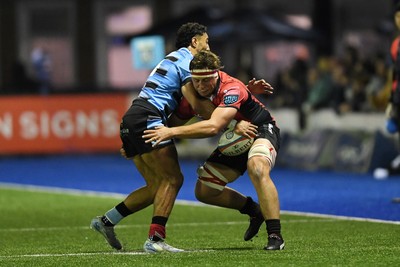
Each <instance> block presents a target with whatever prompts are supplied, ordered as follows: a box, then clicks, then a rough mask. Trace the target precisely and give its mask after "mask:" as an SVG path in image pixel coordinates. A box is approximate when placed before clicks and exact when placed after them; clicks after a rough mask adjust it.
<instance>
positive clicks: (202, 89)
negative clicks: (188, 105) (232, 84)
mask: <svg viewBox="0 0 400 267" xmlns="http://www.w3.org/2000/svg"><path fill="white" fill-rule="evenodd" d="M217 80H218V77H207V78H201V79H199V78H192V81H193V86H194V88H195V89H196V91H197V93H199V95H201V96H202V97H210V96H211V95H212V94H213V92H214V89H215V87H216V84H217Z"/></svg>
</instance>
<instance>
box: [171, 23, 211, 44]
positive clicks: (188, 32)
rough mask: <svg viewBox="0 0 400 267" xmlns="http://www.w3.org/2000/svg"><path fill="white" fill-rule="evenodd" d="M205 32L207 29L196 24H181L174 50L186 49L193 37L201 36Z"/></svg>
mask: <svg viewBox="0 0 400 267" xmlns="http://www.w3.org/2000/svg"><path fill="white" fill-rule="evenodd" d="M206 32H207V27H206V26H204V25H201V24H199V23H197V22H188V23H186V24H183V25H182V26H181V27H180V28H179V30H178V32H177V34H176V41H175V47H176V49H179V48H182V47H188V46H189V45H190V43H191V42H192V38H193V37H195V36H196V35H203V34H204V33H206Z"/></svg>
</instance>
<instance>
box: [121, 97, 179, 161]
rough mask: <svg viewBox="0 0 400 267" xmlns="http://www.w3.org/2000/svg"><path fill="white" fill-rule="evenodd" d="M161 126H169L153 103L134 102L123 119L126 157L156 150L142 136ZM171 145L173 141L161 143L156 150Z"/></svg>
mask: <svg viewBox="0 0 400 267" xmlns="http://www.w3.org/2000/svg"><path fill="white" fill-rule="evenodd" d="M159 125H167V123H166V121H165V119H164V118H163V116H161V114H160V113H159V112H158V110H157V109H156V108H155V107H154V106H153V105H152V104H151V103H149V102H147V101H146V100H145V99H141V98H137V99H135V100H133V102H132V105H131V107H130V108H129V109H128V111H127V112H126V113H125V114H124V116H123V117H122V121H121V125H120V138H121V141H122V147H123V148H124V149H125V152H126V156H127V157H129V158H131V157H134V156H136V155H141V154H144V153H148V152H150V151H152V150H153V149H155V148H154V147H152V144H151V143H145V139H143V138H142V136H143V131H144V130H146V129H153V128H154V127H156V126H159ZM170 144H173V140H166V141H164V142H161V143H160V144H159V145H157V147H156V148H160V147H164V146H167V145H170Z"/></svg>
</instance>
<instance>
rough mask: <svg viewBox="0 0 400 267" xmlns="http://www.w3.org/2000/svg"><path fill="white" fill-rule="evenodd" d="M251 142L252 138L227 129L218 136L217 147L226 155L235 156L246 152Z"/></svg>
mask: <svg viewBox="0 0 400 267" xmlns="http://www.w3.org/2000/svg"><path fill="white" fill-rule="evenodd" d="M253 142H254V138H247V137H244V136H241V135H238V134H236V133H235V132H234V131H233V129H228V130H226V131H225V132H224V133H223V134H222V135H221V137H220V138H219V141H218V149H219V150H220V151H221V153H222V154H224V155H226V156H237V155H240V154H243V153H245V152H247V151H248V150H249V149H250V147H251V145H252V144H253Z"/></svg>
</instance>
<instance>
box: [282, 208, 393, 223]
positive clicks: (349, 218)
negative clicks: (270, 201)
mask: <svg viewBox="0 0 400 267" xmlns="http://www.w3.org/2000/svg"><path fill="white" fill-rule="evenodd" d="M281 213H282V214H288V215H300V216H308V217H319V218H330V219H336V220H346V221H360V222H373V223H387V224H398V225H400V221H386V220H378V219H371V218H360V217H349V216H339V215H329V214H321V213H312V212H298V211H282V212H281Z"/></svg>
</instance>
